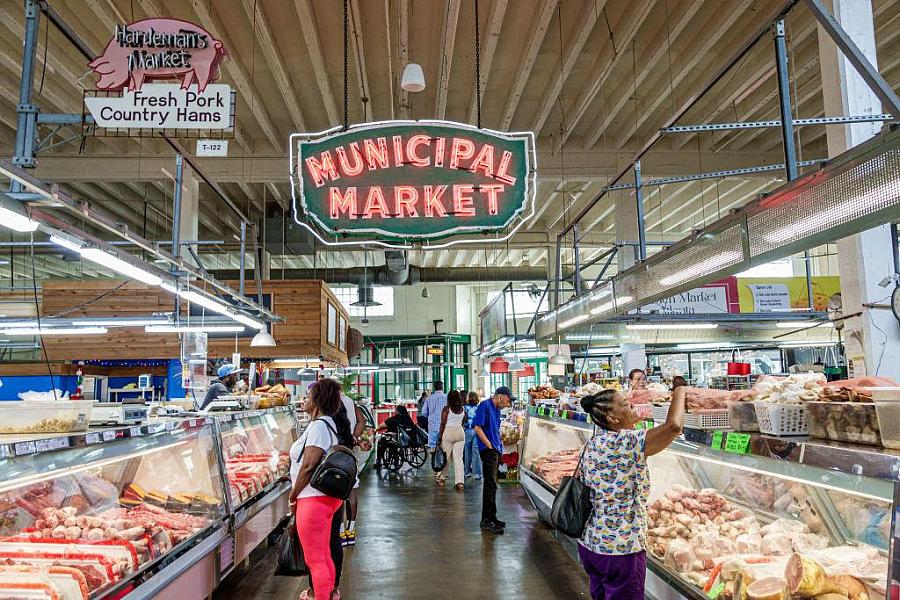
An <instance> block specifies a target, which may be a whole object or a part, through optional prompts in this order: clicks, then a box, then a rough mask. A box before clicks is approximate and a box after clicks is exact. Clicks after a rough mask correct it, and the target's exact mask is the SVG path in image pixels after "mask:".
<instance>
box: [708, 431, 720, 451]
mask: <svg viewBox="0 0 900 600" xmlns="http://www.w3.org/2000/svg"><path fill="white" fill-rule="evenodd" d="M722 437H723V436H722V432H721V431H716V432H715V433H713V436H712V443H711V444H710V447H711V448H712V449H713V450H721V449H722Z"/></svg>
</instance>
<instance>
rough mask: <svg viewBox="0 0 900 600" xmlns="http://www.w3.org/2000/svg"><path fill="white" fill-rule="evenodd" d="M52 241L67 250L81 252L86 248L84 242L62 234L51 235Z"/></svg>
mask: <svg viewBox="0 0 900 600" xmlns="http://www.w3.org/2000/svg"><path fill="white" fill-rule="evenodd" d="M50 241H51V242H53V243H54V244H56V245H57V246H62V247H63V248H65V249H66V250H71V251H72V252H78V253H79V254H80V253H81V251H82V250H83V249H84V244H82V243H81V242H80V241H79V240H75V239H71V238H67V237H63V236H61V235H51V236H50Z"/></svg>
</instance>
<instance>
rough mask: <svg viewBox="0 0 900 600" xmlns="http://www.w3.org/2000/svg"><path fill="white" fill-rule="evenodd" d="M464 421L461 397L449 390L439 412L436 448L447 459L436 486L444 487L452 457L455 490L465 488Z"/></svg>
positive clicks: (464, 415) (464, 414) (464, 412)
mask: <svg viewBox="0 0 900 600" xmlns="http://www.w3.org/2000/svg"><path fill="white" fill-rule="evenodd" d="M465 421H466V410H465V408H464V407H463V401H462V396H460V394H459V392H458V391H456V390H450V393H448V394H447V406H445V407H444V410H443V411H442V412H441V430H440V432H438V446H440V447H441V449H442V450H443V451H444V455H445V456H446V457H447V459H446V462H445V463H444V469H443V470H442V471H441V472H440V473H439V474H438V477H437V482H438V485H444V484H445V483H446V481H447V476H446V475H447V469H448V468H449V467H450V456H451V455H452V456H453V475H454V477H455V479H456V486H455V487H456V489H457V490H461V489H463V488H464V487H465V483H464V480H465V470H464V466H465V465H464V463H463V450H465V446H466V432H465V429H463V423H465Z"/></svg>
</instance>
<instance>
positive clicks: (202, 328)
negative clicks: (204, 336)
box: [144, 325, 244, 333]
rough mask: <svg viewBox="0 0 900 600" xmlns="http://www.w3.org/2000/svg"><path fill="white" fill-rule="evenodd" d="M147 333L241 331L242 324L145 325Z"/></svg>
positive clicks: (242, 329)
mask: <svg viewBox="0 0 900 600" xmlns="http://www.w3.org/2000/svg"><path fill="white" fill-rule="evenodd" d="M144 331H146V332H147V333H241V332H243V331H244V327H243V325H147V326H146V327H144Z"/></svg>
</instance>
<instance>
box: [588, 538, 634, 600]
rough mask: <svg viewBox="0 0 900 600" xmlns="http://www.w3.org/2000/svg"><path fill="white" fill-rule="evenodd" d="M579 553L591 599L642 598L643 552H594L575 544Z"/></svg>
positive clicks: (623, 599)
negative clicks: (588, 584)
mask: <svg viewBox="0 0 900 600" xmlns="http://www.w3.org/2000/svg"><path fill="white" fill-rule="evenodd" d="M578 555H579V556H580V557H581V564H582V565H583V566H584V570H585V571H586V572H587V574H588V577H589V578H590V581H591V598H592V600H638V599H640V600H643V598H644V579H645V577H646V576H647V554H646V552H635V553H634V554H597V553H596V552H591V551H590V550H588V549H587V548H585V547H584V546H582V545H581V544H578Z"/></svg>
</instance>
